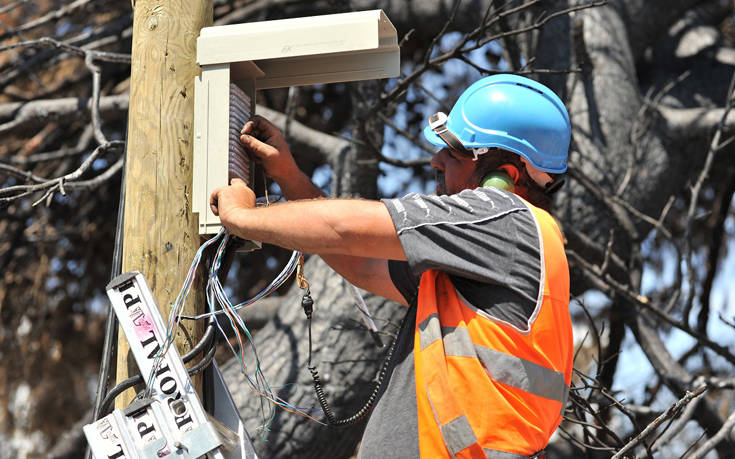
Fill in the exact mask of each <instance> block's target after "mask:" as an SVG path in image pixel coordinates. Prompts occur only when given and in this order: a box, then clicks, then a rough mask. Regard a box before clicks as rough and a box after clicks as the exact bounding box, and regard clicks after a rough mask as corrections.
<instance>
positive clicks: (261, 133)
mask: <svg viewBox="0 0 735 459" xmlns="http://www.w3.org/2000/svg"><path fill="white" fill-rule="evenodd" d="M240 134H242V135H241V136H240V142H241V143H242V145H243V146H244V147H245V150H247V151H248V152H249V153H251V154H252V155H253V159H255V160H256V161H258V162H260V163H261V164H262V165H263V169H264V170H265V173H266V174H267V175H268V176H269V177H271V178H272V179H273V180H275V181H276V182H278V183H279V184H281V183H282V182H283V181H285V180H287V179H288V177H289V176H292V175H293V174H294V173H296V172H297V171H298V170H299V169H298V166H296V162H295V161H294V159H293V156H292V155H291V151H290V150H289V148H288V144H286V139H284V137H283V134H282V133H281V131H279V130H278V128H277V127H275V126H274V125H273V124H271V122H270V121H268V120H266V119H265V118H263V117H262V116H258V115H255V116H253V117H252V118H251V119H250V121H248V122H247V123H245V125H244V126H243V127H242V130H241V131H240Z"/></svg>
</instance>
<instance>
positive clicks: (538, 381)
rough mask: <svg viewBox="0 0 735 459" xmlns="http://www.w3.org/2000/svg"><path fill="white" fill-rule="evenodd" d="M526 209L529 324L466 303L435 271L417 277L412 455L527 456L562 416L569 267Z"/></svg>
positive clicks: (553, 235) (541, 220) (541, 214)
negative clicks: (534, 234) (537, 273)
mask: <svg viewBox="0 0 735 459" xmlns="http://www.w3.org/2000/svg"><path fill="white" fill-rule="evenodd" d="M528 206H529V208H530V209H531V210H532V212H533V215H534V217H535V219H536V222H537V226H538V230H539V240H540V252H541V254H540V256H541V269H542V276H541V281H542V282H541V284H542V285H541V287H542V288H543V291H541V292H539V295H538V297H539V302H538V304H537V309H536V311H535V312H534V317H535V318H534V320H533V322H532V324H531V326H530V329H529V330H518V329H516V328H515V327H513V326H511V325H510V324H507V323H505V322H502V321H499V320H494V319H492V318H490V317H489V316H488V315H487V314H486V313H484V312H482V311H478V310H477V309H476V308H474V307H472V306H471V305H467V304H465V303H464V302H463V301H462V299H461V298H460V297H459V296H458V294H457V292H456V291H455V290H454V286H453V285H452V283H451V281H450V280H449V277H448V276H447V275H446V274H444V273H441V272H438V271H427V272H425V273H424V275H423V276H422V278H421V283H420V286H419V299H418V309H417V316H416V330H415V337H414V364H415V371H416V398H417V400H416V401H417V408H418V416H419V420H418V421H419V422H418V424H419V450H420V453H421V457H424V458H426V457H430V458H434V457H456V458H475V457H488V458H498V459H513V458H527V457H530V456H533V455H534V454H535V453H537V452H538V451H540V450H542V449H543V448H545V447H546V444H547V443H548V441H549V438H550V437H551V434H552V433H553V432H554V431H555V430H556V428H557V427H558V425H559V423H560V422H561V416H562V413H563V410H564V405H565V404H566V400H567V395H568V392H569V384H570V382H571V372H572V359H573V348H572V329H571V320H570V318H569V270H568V266H567V262H566V257H565V255H564V247H563V243H562V239H561V234H560V232H559V230H558V228H557V226H556V223H555V222H554V221H553V219H552V218H551V217H550V216H549V215H548V214H547V213H546V212H545V211H543V210H540V209H537V208H535V207H533V206H531V205H530V204H528Z"/></svg>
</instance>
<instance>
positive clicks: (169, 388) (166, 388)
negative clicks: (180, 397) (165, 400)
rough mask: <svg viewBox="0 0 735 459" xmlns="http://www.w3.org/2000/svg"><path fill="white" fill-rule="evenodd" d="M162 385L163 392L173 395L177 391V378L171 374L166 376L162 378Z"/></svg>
mask: <svg viewBox="0 0 735 459" xmlns="http://www.w3.org/2000/svg"><path fill="white" fill-rule="evenodd" d="M160 387H161V392H163V393H164V394H166V395H171V394H173V393H174V392H176V380H175V379H174V378H172V377H171V376H166V377H165V378H163V379H162V380H161V383H160Z"/></svg>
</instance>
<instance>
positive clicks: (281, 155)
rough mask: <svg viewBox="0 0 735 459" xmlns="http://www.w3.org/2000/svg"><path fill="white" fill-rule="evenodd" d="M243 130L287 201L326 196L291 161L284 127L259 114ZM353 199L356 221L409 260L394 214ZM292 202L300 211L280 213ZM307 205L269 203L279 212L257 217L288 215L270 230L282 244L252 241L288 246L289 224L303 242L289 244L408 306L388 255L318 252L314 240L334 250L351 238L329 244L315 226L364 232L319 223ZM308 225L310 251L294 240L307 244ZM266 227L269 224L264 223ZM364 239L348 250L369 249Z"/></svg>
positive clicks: (244, 139)
mask: <svg viewBox="0 0 735 459" xmlns="http://www.w3.org/2000/svg"><path fill="white" fill-rule="evenodd" d="M242 133H243V136H242V138H241V142H242V144H243V146H244V147H245V148H246V149H247V150H248V151H250V152H251V154H252V155H253V156H254V157H255V158H257V160H258V161H260V163H261V164H262V165H263V167H264V169H265V171H266V173H267V174H268V175H269V176H270V177H271V178H273V179H274V180H275V181H276V182H277V183H278V184H279V186H280V187H281V190H282V191H283V194H284V196H285V197H286V198H287V199H289V200H304V199H316V198H323V197H324V194H323V193H322V191H321V190H320V189H319V188H318V187H317V186H316V185H314V184H313V183H312V182H311V180H310V179H309V178H308V177H307V176H306V175H305V174H304V173H303V172H302V171H301V170H299V168H298V167H297V166H296V163H295V161H294V160H293V157H292V155H291V153H290V151H289V149H288V145H287V144H286V142H285V140H284V139H283V136H282V135H281V133H280V131H278V129H276V128H275V127H274V126H273V125H272V124H270V123H269V122H268V121H267V120H265V119H264V118H262V117H258V116H256V117H254V118H253V120H251V121H249V122H248V123H246V124H245V126H244V127H243V130H242ZM241 191H242V190H241ZM218 199H219V198H218ZM332 202H333V201H332V200H319V203H320V204H326V203H329V205H332V204H331V203H332ZM351 202H353V203H357V206H358V207H355V205H351V206H348V207H349V211H358V212H357V213H356V214H355V215H354V218H353V219H354V220H355V221H356V222H358V223H359V222H362V226H363V228H371V231H372V233H373V236H377V237H378V238H380V237H382V238H384V239H385V238H387V239H390V240H392V242H391V244H390V245H392V250H393V252H392V253H391V252H386V253H388V254H390V255H391V256H392V257H399V258H402V259H405V255H404V254H403V249H402V247H401V246H400V242H398V238H397V236H396V234H395V229H394V228H393V224H392V222H391V221H390V216H389V215H388V212H387V210H386V209H385V207H384V206H383V205H382V204H381V203H378V202H374V201H372V202H371V201H358V200H353V201H351ZM293 204H298V206H299V207H298V208H297V210H293V209H292V208H287V209H288V210H283V209H281V210H283V214H282V213H281V210H278V209H277V208H278V207H280V206H282V205H293ZM340 205H341V204H337V206H340ZM360 205H366V206H368V207H371V208H372V211H373V213H377V215H378V216H379V222H378V224H377V225H376V224H375V222H372V223H370V222H368V218H370V217H369V215H368V214H362V215H361V214H359V206H360ZM309 206H314V203H312V204H306V205H305V207H301V203H293V202H289V203H285V204H279V205H277V206H271V207H268V208H267V209H262V210H265V211H266V212H273V211H272V210H270V209H277V210H276V211H275V213H276V214H275V215H272V216H268V215H265V216H264V215H262V214H258V218H261V217H265V219H267V220H269V221H270V218H271V217H273V218H281V219H285V222H284V221H283V220H281V223H280V225H279V226H278V227H277V228H273V227H271V228H270V231H271V232H276V233H281V238H280V239H281V240H280V242H282V243H283V244H279V243H278V242H276V241H269V240H266V239H264V238H260V239H258V238H256V237H252V239H256V240H260V241H263V242H270V243H274V244H277V245H284V244H287V242H288V238H289V237H293V236H294V235H291V236H289V235H288V231H284V229H285V226H290V227H292V228H293V229H294V231H293V232H294V233H296V234H295V236H296V237H297V238H298V239H299V240H293V239H291V242H292V243H291V244H287V246H288V247H289V248H299V250H302V251H304V252H309V253H318V254H319V255H320V256H321V257H322V258H323V259H324V261H325V262H326V263H327V264H328V265H329V266H330V267H331V268H332V269H334V270H335V271H337V272H338V273H339V274H340V275H342V276H343V277H344V278H345V279H347V280H348V281H350V282H351V283H353V284H354V285H357V286H358V287H360V288H363V289H365V290H367V291H370V292H372V293H374V294H376V295H380V296H383V297H385V298H389V299H391V300H394V301H397V302H399V303H401V304H404V305H405V304H406V300H405V299H404V298H403V296H402V295H401V294H400V293H399V292H398V290H397V289H396V288H395V286H394V285H393V282H392V280H391V279H390V274H389V272H388V262H387V260H386V259H384V258H376V257H378V256H379V255H378V254H377V252H374V251H367V250H364V249H361V250H362V252H360V254H355V253H354V252H349V253H342V250H340V252H339V253H337V252H334V251H330V252H320V251H317V250H316V249H319V248H320V247H317V246H316V245H314V242H318V243H320V244H321V243H330V244H332V249H333V250H334V249H336V248H337V246H338V244H337V243H338V242H346V241H347V239H348V237H347V236H346V235H345V236H344V238H343V237H342V236H338V237H337V240H332V241H331V242H329V241H328V239H326V238H322V237H321V236H319V237H314V236H315V235H316V233H315V232H314V231H317V227H320V228H321V229H322V230H323V229H327V231H328V233H329V234H331V235H332V236H337V235H339V234H340V232H341V231H346V232H347V233H349V232H352V234H353V235H354V234H355V231H361V230H360V229H357V228H354V227H353V228H352V229H349V228H346V227H344V226H340V227H339V228H336V229H335V228H334V227H331V225H330V224H329V221H328V220H329V218H321V219H320V220H319V221H316V220H315V219H314V217H315V216H316V215H317V214H314V213H313V212H311V211H310V210H309ZM319 207H320V209H322V207H321V206H319ZM381 207H382V208H381ZM304 211H305V213H304ZM376 211H377V212H376ZM333 216H334V214H332V217H333ZM274 221H275V220H274ZM299 221H301V222H303V223H304V225H299V224H298V222H299ZM381 222H382V224H381ZM251 223H252V222H251ZM294 223H295V226H291V225H292V224H294ZM319 223H322V224H323V225H319ZM225 226H227V225H225ZM266 226H267V225H266ZM299 226H301V227H299ZM307 226H309V227H311V228H312V229H311V231H312V232H311V235H312V236H311V237H312V241H311V242H310V243H311V244H312V245H311V247H310V248H309V249H306V248H304V247H298V245H296V244H293V242H297V243H298V242H307V241H302V240H301V239H308V237H307V236H306V233H305V229H306V227H307ZM340 228H341V229H340ZM378 228H382V231H383V232H384V233H386V232H390V233H392V234H387V236H386V235H385V234H383V235H382V236H378V234H377V233H379V232H380V231H379V230H377V229H378ZM263 229H267V228H265V227H264V228H263ZM366 237H367V235H363V238H362V240H360V241H359V242H354V240H353V242H350V244H352V247H351V248H350V250H352V249H355V248H358V249H360V247H363V246H365V247H367V245H366V244H368V243H367V242H366ZM314 239H317V241H314ZM396 245H397V247H396ZM365 254H366V255H365Z"/></svg>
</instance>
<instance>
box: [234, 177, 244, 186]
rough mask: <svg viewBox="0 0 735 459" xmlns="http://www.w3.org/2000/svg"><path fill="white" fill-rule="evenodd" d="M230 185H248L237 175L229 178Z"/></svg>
mask: <svg viewBox="0 0 735 459" xmlns="http://www.w3.org/2000/svg"><path fill="white" fill-rule="evenodd" d="M230 185H237V186H248V185H247V184H246V183H245V181H244V180H243V179H241V178H239V177H233V178H232V180H230Z"/></svg>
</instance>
